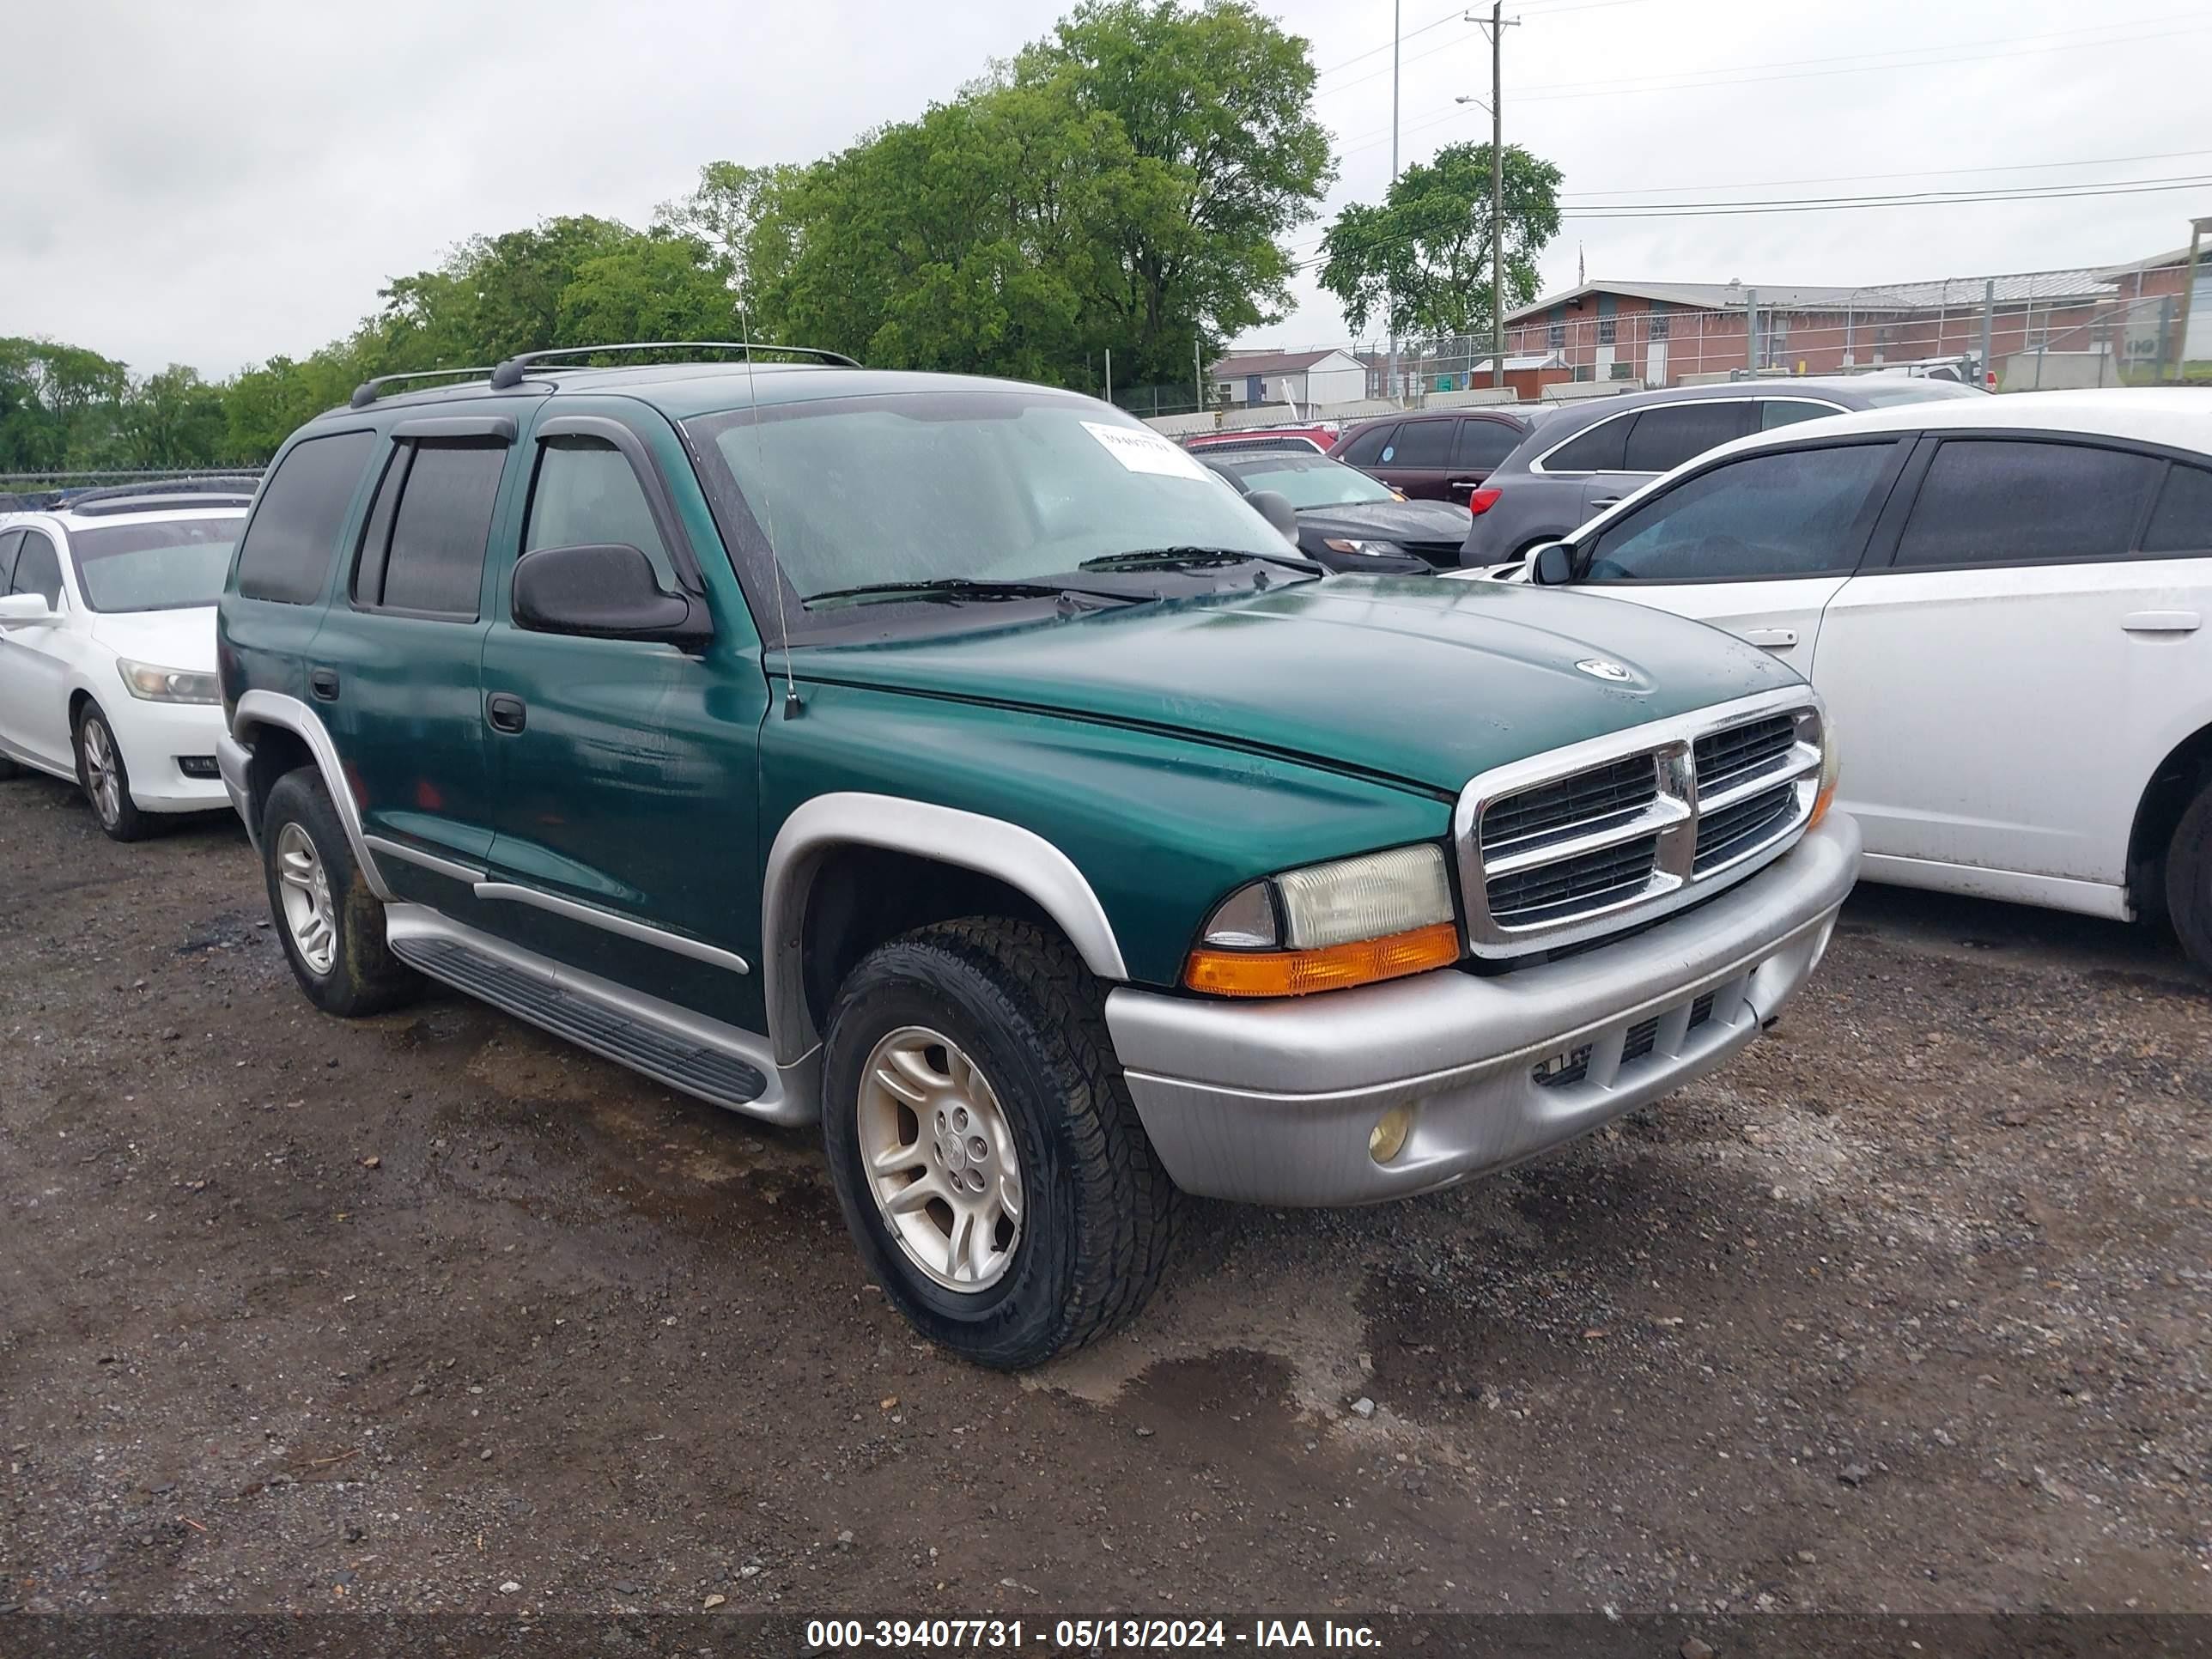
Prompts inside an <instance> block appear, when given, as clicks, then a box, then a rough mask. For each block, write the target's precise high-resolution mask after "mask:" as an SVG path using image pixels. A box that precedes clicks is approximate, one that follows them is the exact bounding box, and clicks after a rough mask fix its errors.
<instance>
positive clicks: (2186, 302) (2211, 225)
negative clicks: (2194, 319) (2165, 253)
mask: <svg viewBox="0 0 2212 1659" xmlns="http://www.w3.org/2000/svg"><path fill="white" fill-rule="evenodd" d="M2208 230H2212V219H2192V220H2191V221H2190V222H2189V269H2188V270H2187V271H2186V273H2185V275H2184V276H2183V277H2182V279H2181V345H2180V348H2179V349H2178V350H2176V351H2175V352H2174V354H2173V360H2174V361H2173V378H2174V379H2175V380H2187V379H2188V378H2189V313H2190V312H2191V309H2192V308H2193V307H2194V306H2195V304H2196V301H2197V265H2198V263H2199V261H2200V260H2201V259H2202V258H2203V252H2204V233H2205V232H2206V231H2208ZM2163 378H2164V375H2163V374H2160V379H2163Z"/></svg>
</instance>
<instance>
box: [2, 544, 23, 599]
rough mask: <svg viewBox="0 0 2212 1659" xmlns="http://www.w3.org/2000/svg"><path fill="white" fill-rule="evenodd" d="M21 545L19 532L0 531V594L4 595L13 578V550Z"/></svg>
mask: <svg viewBox="0 0 2212 1659" xmlns="http://www.w3.org/2000/svg"><path fill="white" fill-rule="evenodd" d="M22 544H23V532H21V531H20V530H0V593H5V592H7V591H8V584H9V582H11V581H13V580H15V550H16V549H17V548H19V547H21V545H22Z"/></svg>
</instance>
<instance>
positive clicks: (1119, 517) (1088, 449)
mask: <svg viewBox="0 0 2212 1659" xmlns="http://www.w3.org/2000/svg"><path fill="white" fill-rule="evenodd" d="M701 425H702V429H703V430H704V431H705V432H706V433H707V434H708V435H711V436H712V438H713V441H714V447H715V450H716V452H717V453H719V454H720V457H721V459H723V461H724V462H726V464H727V465H728V467H729V469H730V471H731V473H732V475H733V477H735V479H736V482H737V483H738V489H740V490H741V491H742V492H743V494H744V498H745V504H746V506H747V507H749V508H750V512H751V513H752V516H753V518H754V520H756V521H757V523H758V524H759V526H760V527H761V530H762V532H763V534H764V535H765V536H766V537H767V538H768V539H769V542H770V543H771V544H773V545H774V547H775V553H776V558H777V561H778V562H779V564H780V565H781V569H782V573H783V576H784V579H785V580H787V581H788V582H789V584H790V585H791V589H792V591H793V592H795V593H797V594H798V595H799V598H800V599H801V601H802V602H803V603H806V604H808V605H810V606H811V605H813V604H815V603H817V602H821V603H824V604H828V605H837V604H840V603H843V602H845V601H847V600H848V599H850V598H851V597H853V596H854V593H855V592H856V590H868V591H872V592H881V593H886V594H890V595H893V596H896V595H898V594H900V593H902V592H905V593H921V592H935V594H936V595H937V596H938V597H939V598H944V599H952V600H956V601H957V600H961V599H981V598H987V597H992V595H991V594H990V593H988V592H986V591H985V590H986V588H987V587H989V588H998V589H1001V590H1004V592H1005V594H1006V597H1022V596H1024V595H1023V587H1024V585H1033V586H1036V587H1037V588H1039V589H1042V590H1043V591H1044V592H1046V593H1049V592H1052V591H1054V589H1055V588H1057V587H1059V586H1066V587H1069V588H1071V589H1073V590H1076V591H1085V590H1090V589H1095V588H1097V586H1099V579H1098V578H1097V574H1096V573H1097V571H1099V570H1100V569H1102V568H1119V569H1121V570H1123V571H1124V572H1126V571H1127V569H1129V568H1137V567H1141V568H1144V569H1146V570H1150V571H1152V572H1166V571H1170V570H1176V569H1182V568H1187V567H1188V566H1189V565H1190V564H1191V563H1193V562H1202V563H1204V564H1205V565H1206V566H1208V567H1209V568H1218V567H1219V566H1220V565H1222V564H1224V563H1226V564H1231V565H1234V564H1237V563H1239V562H1242V561H1243V560H1246V559H1249V560H1251V561H1255V562H1260V561H1266V562H1271V563H1277V564H1279V563H1283V562H1296V555H1295V554H1294V553H1293V552H1292V550H1291V548H1290V547H1289V545H1288V544H1286V543H1285V541H1284V540H1283V538H1282V537H1281V535H1280V534H1279V532H1276V531H1275V530H1274V529H1273V527H1272V526H1269V525H1268V524H1267V521H1266V520H1263V519H1262V518H1261V517H1260V515H1259V514H1258V513H1255V512H1254V511H1253V510H1252V509H1251V508H1250V507H1247V506H1246V505H1245V504H1244V503H1243V501H1242V500H1240V499H1239V498H1238V497H1237V494H1236V492H1235V491H1234V490H1233V489H1231V488H1230V487H1229V485H1228V484H1227V483H1225V481H1224V480H1222V479H1221V478H1219V477H1216V476H1215V475H1214V474H1213V473H1212V472H1210V471H1207V470H1206V467H1205V466H1204V465H1201V464H1200V462H1199V461H1197V460H1196V459H1194V458H1193V457H1192V456H1191V455H1189V454H1188V453H1186V452H1185V451H1183V450H1182V449H1180V448H1178V447H1176V446H1175V445H1174V444H1172V443H1170V442H1169V441H1167V440H1166V439H1165V438H1163V437H1161V436H1160V435H1159V434H1158V433H1156V432H1154V431H1152V429H1151V428H1149V427H1146V426H1144V425H1142V424H1140V423H1139V422H1136V421H1134V420H1133V419H1131V418H1130V417H1128V416H1125V415H1123V414H1121V412H1120V411H1119V410H1113V409H1109V408H1107V407H1106V406H1104V405H1103V404H1095V403H1092V402H1091V401H1090V400H1088V399H1086V398H1074V397H1070V396H1066V395H1064V394H1054V393H1051V392H1031V391H1027V390H1022V389H1009V390H1006V391H997V390H992V391H981V392H964V391H963V392H915V393H910V394H903V395H901V394H894V395H891V396H887V397H874V398H833V399H824V400H823V401H821V402H818V403H810V404H783V405H773V404H772V405H769V406H768V407H766V408H765V409H763V410H762V412H761V418H760V419H759V420H758V421H757V422H756V421H753V420H750V419H747V418H745V417H744V416H743V415H739V416H726V417H722V418H721V419H720V420H715V421H711V422H702V423H701ZM1138 554H1141V555H1146V558H1145V559H1143V560H1140V561H1133V560H1127V559H1126V558H1125V559H1123V560H1122V562H1121V564H1120V565H1118V566H1102V564H1101V561H1111V560H1115V559H1116V558H1117V557H1118V556H1128V555H1138ZM1086 567H1088V568H1086ZM1277 574H1278V575H1280V574H1282V573H1281V572H1280V571H1278V572H1277ZM1149 580H1151V581H1152V584H1153V585H1154V586H1158V583H1159V582H1160V581H1161V580H1164V577H1163V576H1161V575H1158V574H1154V575H1152V576H1151V577H1150V578H1149ZM1116 584H1117V585H1126V579H1125V578H1116Z"/></svg>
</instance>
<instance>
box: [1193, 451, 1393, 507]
mask: <svg viewBox="0 0 2212 1659" xmlns="http://www.w3.org/2000/svg"><path fill="white" fill-rule="evenodd" d="M1217 465H1219V467H1220V468H1221V470H1222V471H1224V472H1227V473H1230V474H1231V475H1232V476H1234V477H1236V478H1237V481H1238V482H1239V483H1242V484H1243V486H1244V488H1245V489H1247V490H1260V489H1272V490H1273V491H1274V492H1275V493H1276V494H1277V495H1284V496H1287V497H1288V498H1289V499H1290V503H1291V506H1292V507H1296V508H1297V509H1298V510H1299V511H1300V512H1304V510H1305V509H1306V508H1307V507H1349V506H1352V505H1354V504H1356V503H1358V502H1360V501H1396V500H1397V499H1398V495H1397V492H1396V491H1395V490H1394V489H1389V488H1388V487H1386V486H1385V485H1383V484H1379V483H1376V481H1375V480H1374V479H1372V478H1370V477H1368V476H1367V475H1366V474H1365V473H1364V472H1362V471H1359V470H1358V468H1357V467H1350V466H1346V465H1345V464H1344V463H1343V462H1341V461H1332V460H1330V459H1328V457H1327V456H1326V455H1270V456H1267V458H1266V459H1252V460H1243V459H1236V460H1231V459H1223V460H1221V461H1219V462H1218V463H1217Z"/></svg>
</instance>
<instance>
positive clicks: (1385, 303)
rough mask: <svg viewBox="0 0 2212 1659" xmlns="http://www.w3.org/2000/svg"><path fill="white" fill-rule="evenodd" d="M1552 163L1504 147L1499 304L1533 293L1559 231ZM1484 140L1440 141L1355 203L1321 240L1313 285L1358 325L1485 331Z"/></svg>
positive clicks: (1433, 332) (1448, 333) (1421, 332)
mask: <svg viewBox="0 0 2212 1659" xmlns="http://www.w3.org/2000/svg"><path fill="white" fill-rule="evenodd" d="M1504 207H1505V210H1504V226H1505V303H1506V305H1507V306H1508V307H1512V306H1516V305H1525V304H1526V303H1527V302H1528V301H1530V300H1533V299H1534V298H1535V297H1536V285H1537V272H1536V259H1537V256H1538V255H1539V254H1541V252H1543V250H1544V246H1545V245H1546V244H1547V243H1548V242H1549V241H1550V240H1552V238H1553V237H1554V236H1556V235H1558V234H1559V168H1557V167H1553V165H1552V164H1551V163H1550V162H1549V161H1539V160H1537V158H1536V157H1534V155H1530V154H1529V153H1528V151H1527V150H1525V149H1522V148H1521V147H1520V146H1519V145H1517V144H1508V145H1507V146H1506V147H1505V165H1504ZM1490 209H1491V196H1490V146H1489V145H1487V144H1448V145H1446V146H1445V147H1444V148H1443V149H1440V150H1438V151H1437V153H1436V155H1435V156H1434V157H1433V158H1431V160H1429V161H1421V162H1417V163H1415V164H1414V165H1413V166H1412V167H1407V169H1406V170H1405V171H1404V172H1403V173H1400V174H1399V175H1398V180H1397V182H1396V183H1395V184H1394V185H1391V186H1390V190H1389V194H1388V195H1387V196H1385V197H1384V198H1383V201H1381V202H1380V203H1372V204H1370V203H1361V202H1355V203H1353V204H1352V205H1351V206H1349V207H1347V208H1346V209H1345V210H1343V211H1342V212H1341V213H1340V214H1338V215H1337V216H1336V222H1335V223H1334V224H1332V225H1331V226H1330V227H1329V228H1328V233H1327V234H1325V235H1324V236H1323V238H1322V246H1321V252H1322V261H1323V263H1322V270H1321V285H1322V287H1323V288H1325V289H1328V291H1329V292H1330V293H1331V294H1333V295H1335V296H1336V298H1337V301H1338V302H1339V303H1340V304H1341V305H1342V306H1343V307H1344V315H1345V319H1346V321H1347V322H1349V323H1350V324H1351V325H1352V327H1353V328H1354V329H1364V328H1365V327H1366V326H1367V325H1368V324H1369V323H1370V321H1373V320H1375V319H1378V318H1379V319H1381V320H1382V321H1383V324H1384V325H1386V326H1387V327H1389V329H1390V330H1391V331H1394V332H1395V333H1399V334H1410V335H1413V336H1416V337H1431V338H1437V339H1443V338H1448V337H1452V336H1455V335H1462V334H1474V335H1486V334H1488V333H1489V332H1490V327H1491V316H1490V287H1491V281H1490V240H1491V211H1490Z"/></svg>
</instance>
